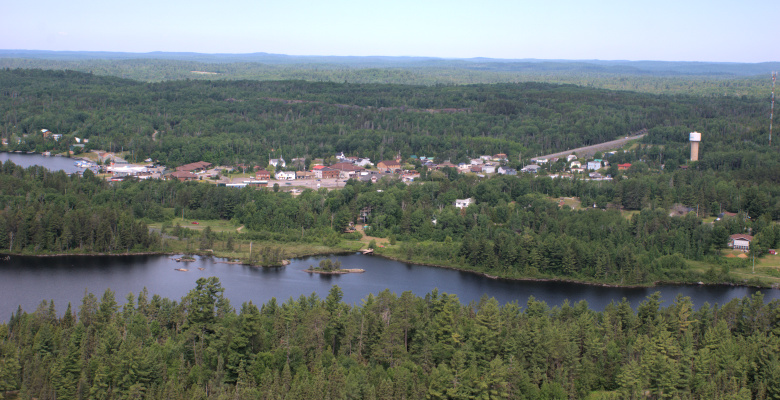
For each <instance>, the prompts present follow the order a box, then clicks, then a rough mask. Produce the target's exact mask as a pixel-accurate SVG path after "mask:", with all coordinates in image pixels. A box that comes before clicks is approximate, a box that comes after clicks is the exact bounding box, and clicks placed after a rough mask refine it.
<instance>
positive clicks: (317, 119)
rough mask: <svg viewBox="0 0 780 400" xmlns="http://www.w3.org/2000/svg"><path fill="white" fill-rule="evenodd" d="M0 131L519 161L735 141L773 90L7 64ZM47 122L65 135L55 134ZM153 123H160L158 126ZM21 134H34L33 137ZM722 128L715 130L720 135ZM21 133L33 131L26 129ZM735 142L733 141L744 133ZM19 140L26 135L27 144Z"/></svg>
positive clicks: (124, 143)
mask: <svg viewBox="0 0 780 400" xmlns="http://www.w3.org/2000/svg"><path fill="white" fill-rule="evenodd" d="M0 87H2V91H1V92H0V94H1V96H0V107H2V109H3V110H4V113H3V115H2V121H0V134H2V136H3V137H5V138H8V139H10V140H9V143H10V146H11V148H10V149H11V150H22V151H30V150H37V151H45V150H60V151H63V150H67V148H68V146H70V145H71V144H73V143H74V142H73V137H74V136H78V137H81V138H88V139H90V142H89V145H88V147H87V150H89V149H90V148H94V149H105V150H120V149H124V150H130V151H132V152H133V156H134V158H135V159H139V160H142V159H145V158H147V157H151V158H153V159H157V160H160V161H161V162H163V163H166V164H168V165H179V164H183V163H187V162H193V161H199V160H205V161H209V162H213V163H217V164H235V163H239V162H256V163H258V164H259V165H266V164H264V163H265V162H267V160H268V158H269V157H277V156H283V157H287V158H288V159H289V158H292V157H303V156H307V157H323V156H325V157H327V156H331V155H333V154H334V153H335V152H337V151H344V152H346V153H348V154H353V155H360V156H364V157H370V158H371V159H373V160H381V159H387V158H389V157H394V156H395V155H396V154H397V153H398V152H401V154H402V155H404V156H408V155H410V154H424V155H427V156H435V157H437V158H438V159H442V160H446V159H450V160H452V161H453V162H457V161H458V160H465V158H466V157H467V156H477V155H480V154H496V153H501V152H503V153H507V154H509V155H510V158H512V159H513V160H517V159H518V157H519V156H521V155H522V156H523V157H526V158H527V157H529V156H534V155H538V154H545V153H550V152H553V151H560V150H567V149H570V148H575V147H579V146H582V145H589V144H594V143H600V142H603V141H607V140H611V139H614V138H616V137H623V136H626V135H629V134H630V133H632V132H636V131H640V130H642V129H649V132H650V135H649V140H653V137H655V138H657V139H658V140H663V141H679V142H684V141H685V139H686V138H687V133H688V132H690V131H691V130H699V131H702V132H707V134H708V137H707V143H708V144H714V143H716V142H718V141H724V142H725V143H728V146H730V147H729V149H734V147H738V148H739V147H745V146H748V147H750V146H752V145H753V144H755V143H759V142H762V143H763V141H764V140H765V136H766V130H767V121H766V112H768V104H766V102H765V101H763V99H754V98H749V97H745V98H734V97H719V98H711V97H696V96H659V95H649V94H641V93H633V92H617V91H608V90H601V89H592V88H585V87H578V86H574V85H554V84H545V83H515V84H493V85H484V84H482V85H466V86H432V87H431V86H409V85H388V84H349V83H332V82H304V81H262V82H261V81H170V82H161V83H143V82H137V81H132V80H126V79H119V78H115V77H108V76H97V75H92V74H85V73H79V72H73V71H43V70H7V69H6V70H0ZM41 129H49V130H51V131H52V132H54V133H59V134H64V135H65V137H64V138H63V140H61V141H59V142H54V141H52V140H49V141H45V140H44V139H43V138H42V137H41V135H40V134H37V133H39V131H40V130H41ZM155 132H156V133H155ZM24 135H27V136H26V137H25V136H24ZM712 135H715V136H712ZM19 139H23V140H19ZM735 139H736V141H735ZM17 141H19V144H17Z"/></svg>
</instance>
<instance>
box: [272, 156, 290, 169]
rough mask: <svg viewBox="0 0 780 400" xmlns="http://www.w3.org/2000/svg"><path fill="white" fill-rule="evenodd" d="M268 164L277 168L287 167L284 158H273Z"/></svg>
mask: <svg viewBox="0 0 780 400" xmlns="http://www.w3.org/2000/svg"><path fill="white" fill-rule="evenodd" d="M268 163H269V164H271V165H273V166H274V167H275V168H276V167H280V166H281V167H282V168H284V167H286V166H287V162H286V161H284V158H272V159H271V160H270V161H268Z"/></svg>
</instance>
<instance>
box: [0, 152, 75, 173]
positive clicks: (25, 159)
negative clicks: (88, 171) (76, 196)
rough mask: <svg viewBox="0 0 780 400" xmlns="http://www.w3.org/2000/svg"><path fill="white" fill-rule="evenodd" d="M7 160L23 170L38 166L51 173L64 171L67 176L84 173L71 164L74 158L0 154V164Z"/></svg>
mask: <svg viewBox="0 0 780 400" xmlns="http://www.w3.org/2000/svg"><path fill="white" fill-rule="evenodd" d="M7 160H11V162H13V163H14V164H16V165H19V166H22V167H25V168H27V167H30V166H33V165H40V166H42V167H46V168H47V169H49V170H51V171H65V172H66V173H68V174H72V173H74V172H82V171H84V168H79V167H77V166H76V165H74V164H73V163H74V162H75V161H76V159H75V158H68V157H46V156H43V155H41V154H27V153H0V162H6V161H7Z"/></svg>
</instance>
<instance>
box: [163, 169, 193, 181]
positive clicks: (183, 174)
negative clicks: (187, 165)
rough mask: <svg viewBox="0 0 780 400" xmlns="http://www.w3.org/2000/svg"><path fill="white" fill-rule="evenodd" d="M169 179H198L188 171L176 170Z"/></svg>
mask: <svg viewBox="0 0 780 400" xmlns="http://www.w3.org/2000/svg"><path fill="white" fill-rule="evenodd" d="M170 177H171V179H178V180H180V181H191V180H194V179H198V176H197V175H195V174H193V173H192V172H188V171H176V172H174V173H172V174H171V175H170Z"/></svg>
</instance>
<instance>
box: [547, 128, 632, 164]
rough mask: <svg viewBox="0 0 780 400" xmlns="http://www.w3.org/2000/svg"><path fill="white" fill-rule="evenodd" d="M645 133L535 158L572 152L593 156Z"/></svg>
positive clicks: (579, 155)
mask: <svg viewBox="0 0 780 400" xmlns="http://www.w3.org/2000/svg"><path fill="white" fill-rule="evenodd" d="M645 135H646V133H642V134H640V135H634V136H626V137H624V138H622V139H618V140H612V141H609V142H604V143H599V144H594V145H591V146H585V147H578V148H576V149H571V150H566V151H562V152H560V153H554V154H548V155H546V156H541V157H534V158H535V159H547V160H549V159H551V158H556V157H557V158H561V157H566V156H568V155H569V154H572V153H577V156H578V157H580V158H582V157H588V156H592V155H594V154H596V153H597V152H599V151H601V152H603V151H605V150H612V149H617V148H620V147H623V145H624V144H626V143H628V142H630V141H632V140H637V139H641V138H643V137H644V136H645Z"/></svg>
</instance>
